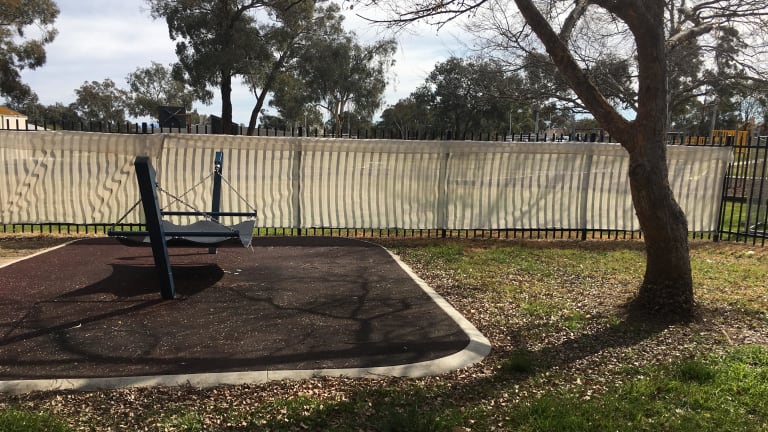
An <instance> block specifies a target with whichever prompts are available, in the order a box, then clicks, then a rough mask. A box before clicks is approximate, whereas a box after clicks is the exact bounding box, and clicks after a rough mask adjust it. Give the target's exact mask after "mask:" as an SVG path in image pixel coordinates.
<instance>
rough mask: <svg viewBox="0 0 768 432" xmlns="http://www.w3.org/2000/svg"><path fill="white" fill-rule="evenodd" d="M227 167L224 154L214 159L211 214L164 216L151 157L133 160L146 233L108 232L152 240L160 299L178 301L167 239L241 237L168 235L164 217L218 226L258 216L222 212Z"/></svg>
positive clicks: (227, 234) (213, 249)
mask: <svg viewBox="0 0 768 432" xmlns="http://www.w3.org/2000/svg"><path fill="white" fill-rule="evenodd" d="M223 164H224V152H222V151H217V152H216V155H215V158H214V170H215V173H214V174H215V175H214V180H213V204H212V209H211V211H210V212H201V211H168V212H163V211H162V210H161V209H160V204H159V201H158V198H157V192H158V188H157V173H156V171H155V168H154V167H153V166H152V162H151V161H150V158H149V157H148V156H137V157H136V159H135V160H134V163H133V165H134V167H135V168H136V181H137V182H138V186H139V195H140V197H141V203H142V206H143V207H144V217H145V219H146V224H147V230H146V231H117V230H109V231H108V232H107V235H108V236H110V237H122V238H126V237H149V241H150V246H151V247H152V256H153V258H154V261H155V268H156V269H157V272H158V276H159V277H160V295H161V296H162V298H164V299H167V300H170V299H173V298H175V297H176V287H175V285H174V282H173V271H172V270H171V263H170V260H169V258H168V243H167V239H168V238H169V237H170V238H173V237H221V238H222V239H228V238H237V237H239V236H240V232H239V231H238V230H234V229H233V230H230V231H228V232H210V231H197V232H195V231H178V232H177V231H165V229H164V228H163V225H162V218H163V216H209V217H211V219H212V220H213V221H215V222H218V221H219V218H220V217H221V216H241V217H244V216H250V217H255V216H256V214H255V212H222V211H221V178H222V176H221V171H222V167H223ZM208 252H209V253H212V254H215V253H216V247H215V246H214V247H209V248H208Z"/></svg>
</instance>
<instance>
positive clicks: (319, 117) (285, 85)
mask: <svg viewBox="0 0 768 432" xmlns="http://www.w3.org/2000/svg"><path fill="white" fill-rule="evenodd" d="M276 81H277V82H276V84H275V87H276V89H278V90H277V91H275V93H274V96H273V97H272V99H271V100H270V101H269V105H270V106H271V107H273V108H276V109H277V112H278V114H279V115H280V117H282V118H283V119H284V120H285V122H286V124H288V125H292V127H301V128H302V131H303V132H304V133H305V134H307V133H309V131H310V130H311V129H313V128H320V127H322V126H323V114H322V113H321V112H320V110H319V109H318V108H317V107H316V106H315V104H314V103H312V99H311V98H310V97H309V95H308V94H307V93H306V92H305V91H304V84H303V82H302V81H301V80H299V79H298V78H297V77H295V76H294V75H292V74H289V73H283V74H280V76H279V77H278V78H277V80H276Z"/></svg>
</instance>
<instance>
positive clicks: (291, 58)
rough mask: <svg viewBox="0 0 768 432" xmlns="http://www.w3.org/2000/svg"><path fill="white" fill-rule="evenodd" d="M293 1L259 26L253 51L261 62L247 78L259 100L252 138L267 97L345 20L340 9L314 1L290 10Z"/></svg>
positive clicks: (253, 114)
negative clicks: (314, 44) (314, 45)
mask: <svg viewBox="0 0 768 432" xmlns="http://www.w3.org/2000/svg"><path fill="white" fill-rule="evenodd" d="M291 1H293V0H285V1H284V3H285V5H283V6H279V7H275V8H273V9H272V11H271V13H270V17H271V21H270V22H269V23H267V24H263V25H261V26H259V37H258V39H256V40H254V41H253V42H252V46H251V49H252V50H253V51H254V56H258V57H259V60H258V61H254V62H252V63H251V64H250V69H249V72H248V73H247V74H246V75H245V82H246V83H247V84H248V86H249V87H250V88H251V91H253V93H254V95H255V96H256V105H255V106H254V108H253V110H252V112H251V118H250V121H249V124H248V134H249V135H252V134H253V131H254V129H255V127H256V122H257V119H258V115H259V114H260V113H261V111H262V108H263V107H264V103H265V101H266V99H267V95H268V94H269V93H271V92H274V90H275V86H277V85H280V84H286V83H288V82H289V80H287V79H285V78H282V79H281V75H290V74H292V73H293V72H294V71H295V69H296V62H297V61H298V59H299V58H300V57H301V56H302V55H304V53H305V51H306V49H307V48H308V47H309V46H310V41H311V40H312V38H315V37H319V36H320V35H321V34H324V33H328V32H329V30H328V29H334V31H336V32H340V31H342V30H341V29H342V25H341V23H342V20H343V16H341V15H340V14H339V10H340V9H339V7H338V6H337V5H335V4H331V5H329V6H327V7H323V6H320V5H316V4H315V2H314V1H303V2H296V1H293V4H292V5H290V7H289V2H291ZM288 91H289V90H288Z"/></svg>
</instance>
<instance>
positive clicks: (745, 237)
mask: <svg viewBox="0 0 768 432" xmlns="http://www.w3.org/2000/svg"><path fill="white" fill-rule="evenodd" d="M5 126H6V129H16V128H15V127H14V125H13V124H10V123H8V124H6V125H5ZM16 126H19V127H18V130H27V131H36V130H37V131H40V130H77V131H86V132H87V131H91V132H102V133H140V134H142V133H149V134H151V133H194V134H196V133H202V134H207V133H209V132H210V130H209V129H208V128H207V127H198V126H195V127H189V128H182V129H179V128H174V129H169V128H156V127H153V126H151V125H147V124H146V123H145V124H136V123H125V124H122V125H116V124H108V123H103V122H98V123H93V122H91V123H78V124H71V125H69V126H70V127H66V128H63V129H62V128H61V125H59V126H58V129H56V128H53V127H47V126H46V125H40V126H38V125H34V124H26V125H24V127H21V125H20V124H18V123H17V125H16ZM239 132H242V131H239ZM256 135H257V136H317V137H332V136H335V133H334V131H329V130H317V129H315V130H312V131H311V132H310V133H307V131H303V130H302V129H301V128H297V129H290V130H288V129H282V130H275V129H257V131H256ZM349 136H350V135H349V134H347V135H345V136H344V137H349ZM351 137H352V138H358V139H376V138H381V139H399V134H398V133H397V131H387V130H383V129H368V130H359V131H356V132H355V133H354V134H352V135H351ZM420 138H421V139H436V140H445V139H454V138H456V137H455V136H453V135H452V134H451V133H450V132H449V131H446V132H443V133H437V132H435V133H431V134H430V133H425V134H422V135H421V136H420ZM464 138H465V139H471V140H479V141H523V142H544V141H546V142H553V141H555V142H562V141H579V142H584V141H590V142H610V140H611V138H610V136H608V135H607V134H604V133H600V132H592V133H584V134H581V133H576V134H570V135H556V134H550V135H547V134H516V135H510V136H503V135H499V134H493V133H489V134H482V133H478V134H469V136H464ZM669 144H675V145H707V146H730V147H733V150H734V160H733V162H732V163H731V164H730V165H729V167H728V171H727V175H726V177H725V179H724V184H723V196H722V199H721V203H720V220H719V229H718V230H717V231H716V232H694V233H691V237H692V238H698V239H711V240H713V241H718V240H725V241H736V242H744V243H750V244H753V245H760V246H764V245H765V243H766V239H768V181H767V178H768V171H767V170H768V166H767V165H768V137H750V138H748V139H733V138H732V137H723V136H715V137H689V136H681V135H673V136H670V139H669ZM109 228H110V226H107V225H104V224H90V225H75V224H15V225H2V226H0V231H1V232H2V233H55V234H65V235H83V234H103V233H106V231H107V230H108V229H109ZM122 228H130V227H122ZM257 235H262V236H270V235H329V236H348V237H416V238H418V237H424V238H504V239H514V238H523V239H581V240H587V239H637V238H641V237H642V233H641V232H639V231H607V230H579V229H546V228H542V229H505V230H443V229H430V230H402V229H351V228H350V229H347V228H345V229H329V228H320V227H318V228H301V229H300V228H274V229H272V228H270V229H260V230H259V231H258V233H257Z"/></svg>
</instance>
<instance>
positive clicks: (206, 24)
mask: <svg viewBox="0 0 768 432" xmlns="http://www.w3.org/2000/svg"><path fill="white" fill-rule="evenodd" d="M147 3H148V4H149V6H150V10H151V14H152V17H153V18H156V19H159V18H164V19H165V21H166V23H167V24H168V32H169V35H170V37H171V39H172V40H175V41H176V56H177V57H178V59H179V65H180V67H179V68H178V69H177V73H178V75H182V76H184V79H185V81H186V82H187V83H188V84H189V85H190V86H191V87H192V88H194V89H195V91H196V97H197V98H198V99H199V100H201V101H203V102H209V101H210V100H211V99H212V98H213V94H212V93H211V91H210V90H209V89H208V87H209V86H213V87H217V88H218V89H219V93H220V96H221V119H222V125H223V132H224V133H225V134H228V133H231V125H232V79H233V77H237V76H244V75H245V74H247V73H248V72H249V65H250V64H252V62H253V61H258V60H260V59H262V58H263V53H262V52H261V50H260V49H258V46H257V47H256V48H257V49H252V44H253V41H256V40H259V37H260V32H259V29H258V27H257V20H256V13H257V11H259V10H262V9H266V8H271V7H290V6H291V4H292V2H284V1H279V0H189V1H176V0H147ZM178 75H177V76H178Z"/></svg>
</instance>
